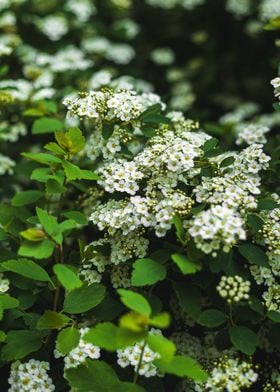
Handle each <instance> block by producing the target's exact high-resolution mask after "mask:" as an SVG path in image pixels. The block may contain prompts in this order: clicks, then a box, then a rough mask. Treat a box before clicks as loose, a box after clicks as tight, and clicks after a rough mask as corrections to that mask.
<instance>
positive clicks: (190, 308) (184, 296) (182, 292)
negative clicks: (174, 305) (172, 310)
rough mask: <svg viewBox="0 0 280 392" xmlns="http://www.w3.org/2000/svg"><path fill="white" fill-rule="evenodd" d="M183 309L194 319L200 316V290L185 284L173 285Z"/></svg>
mask: <svg viewBox="0 0 280 392" xmlns="http://www.w3.org/2000/svg"><path fill="white" fill-rule="evenodd" d="M173 287H174V290H175V293H176V295H177V298H178V300H179V304H180V306H181V308H182V309H183V310H184V311H185V312H186V313H188V314H189V315H190V316H191V317H193V318H194V319H195V318H196V317H197V316H198V315H199V314H200V311H201V307H202V297H201V294H200V292H199V290H198V289H197V288H196V287H193V286H191V285H189V284H187V283H184V282H178V283H174V284H173Z"/></svg>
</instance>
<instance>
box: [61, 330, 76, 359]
mask: <svg viewBox="0 0 280 392" xmlns="http://www.w3.org/2000/svg"><path fill="white" fill-rule="evenodd" d="M79 341H80V333H79V331H78V330H77V329H76V328H74V327H69V328H65V329H63V330H62V331H60V332H59V334H58V335H57V339H56V349H57V350H58V351H59V352H60V353H61V354H63V355H67V354H69V353H70V351H71V350H73V348H75V347H77V346H78V344H79Z"/></svg>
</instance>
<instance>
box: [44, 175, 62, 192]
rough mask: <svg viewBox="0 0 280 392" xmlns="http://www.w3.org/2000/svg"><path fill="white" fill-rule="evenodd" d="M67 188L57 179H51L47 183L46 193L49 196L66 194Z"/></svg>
mask: <svg viewBox="0 0 280 392" xmlns="http://www.w3.org/2000/svg"><path fill="white" fill-rule="evenodd" d="M66 190H67V188H65V186H63V185H61V184H60V183H59V182H58V181H57V180H56V179H54V178H49V179H48V180H47V182H46V191H47V193H48V194H49V195H54V194H58V193H64V192H66Z"/></svg>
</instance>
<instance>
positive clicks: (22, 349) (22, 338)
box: [1, 330, 42, 361]
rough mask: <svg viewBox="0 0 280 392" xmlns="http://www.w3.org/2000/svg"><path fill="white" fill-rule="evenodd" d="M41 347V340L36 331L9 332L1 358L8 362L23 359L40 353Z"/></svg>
mask: <svg viewBox="0 0 280 392" xmlns="http://www.w3.org/2000/svg"><path fill="white" fill-rule="evenodd" d="M41 345H42V342H41V339H40V337H39V336H38V335H37V333H36V332H35V331H26V330H17V331H9V332H8V334H7V338H6V342H5V345H4V347H3V348H2V354H1V357H2V359H4V360H6V361H12V360H17V359H22V358H24V357H26V356H27V355H28V354H30V353H33V352H34V351H38V350H39V348H40V347H41Z"/></svg>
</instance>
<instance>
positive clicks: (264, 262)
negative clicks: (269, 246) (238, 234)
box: [238, 244, 269, 267]
mask: <svg viewBox="0 0 280 392" xmlns="http://www.w3.org/2000/svg"><path fill="white" fill-rule="evenodd" d="M238 250H239V253H240V254H241V255H242V256H243V257H245V259H246V260H248V261H249V262H250V263H252V264H257V265H259V266H261V267H269V262H268V257H267V255H266V254H265V252H264V251H263V250H262V249H261V248H260V247H258V246H256V245H253V244H244V245H240V246H239V248H238Z"/></svg>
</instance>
